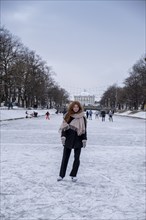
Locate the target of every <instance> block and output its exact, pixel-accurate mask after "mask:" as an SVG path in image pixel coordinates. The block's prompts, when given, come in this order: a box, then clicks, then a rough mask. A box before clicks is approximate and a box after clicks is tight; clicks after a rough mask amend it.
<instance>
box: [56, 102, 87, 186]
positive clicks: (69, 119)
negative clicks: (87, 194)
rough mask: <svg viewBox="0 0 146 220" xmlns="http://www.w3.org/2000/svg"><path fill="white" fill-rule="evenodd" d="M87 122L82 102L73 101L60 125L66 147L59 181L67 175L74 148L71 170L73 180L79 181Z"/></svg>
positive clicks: (63, 143) (62, 139)
mask: <svg viewBox="0 0 146 220" xmlns="http://www.w3.org/2000/svg"><path fill="white" fill-rule="evenodd" d="M86 124H87V123H86V118H85V116H84V112H83V108H82V106H81V104H80V102H78V101H74V102H72V103H71V104H70V106H69V109H68V111H67V113H66V115H65V116H64V120H63V122H62V124H61V127H60V132H61V141H62V145H63V147H64V148H63V156H62V162H61V167H60V173H59V177H58V178H57V181H61V180H63V178H64V177H65V174H66V169H67V165H68V161H69V157H70V154H71V150H72V149H73V150H74V162H73V165H72V170H71V172H70V177H71V180H72V181H73V182H76V181H77V173H78V169H79V165H80V154H81V148H82V147H86V141H87V132H86Z"/></svg>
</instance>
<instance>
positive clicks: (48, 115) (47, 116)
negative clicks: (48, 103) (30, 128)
mask: <svg viewBox="0 0 146 220" xmlns="http://www.w3.org/2000/svg"><path fill="white" fill-rule="evenodd" d="M46 119H48V120H50V113H49V112H48V111H47V112H46Z"/></svg>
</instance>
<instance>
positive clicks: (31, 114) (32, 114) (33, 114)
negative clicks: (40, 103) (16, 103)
mask: <svg viewBox="0 0 146 220" xmlns="http://www.w3.org/2000/svg"><path fill="white" fill-rule="evenodd" d="M25 115H26V118H32V117H37V116H38V112H35V111H34V112H32V113H30V114H29V113H28V111H26V112H25Z"/></svg>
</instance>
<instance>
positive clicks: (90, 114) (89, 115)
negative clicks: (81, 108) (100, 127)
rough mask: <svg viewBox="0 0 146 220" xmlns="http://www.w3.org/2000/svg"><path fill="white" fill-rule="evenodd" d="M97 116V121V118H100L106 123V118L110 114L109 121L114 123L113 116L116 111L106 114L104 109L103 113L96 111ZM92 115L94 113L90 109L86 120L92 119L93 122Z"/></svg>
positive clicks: (87, 111)
mask: <svg viewBox="0 0 146 220" xmlns="http://www.w3.org/2000/svg"><path fill="white" fill-rule="evenodd" d="M94 114H95V119H96V118H99V117H101V118H102V121H105V117H106V114H108V116H109V121H112V122H113V114H114V111H113V110H109V111H108V112H106V111H105V110H104V109H103V110H101V111H97V110H96V111H95V112H94ZM92 115H93V111H92V110H91V109H90V110H86V118H87V119H90V120H92Z"/></svg>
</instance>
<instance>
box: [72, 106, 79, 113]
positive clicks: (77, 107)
mask: <svg viewBox="0 0 146 220" xmlns="http://www.w3.org/2000/svg"><path fill="white" fill-rule="evenodd" d="M73 111H74V112H75V113H76V112H78V111H79V106H78V105H77V104H75V105H74V106H73Z"/></svg>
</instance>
